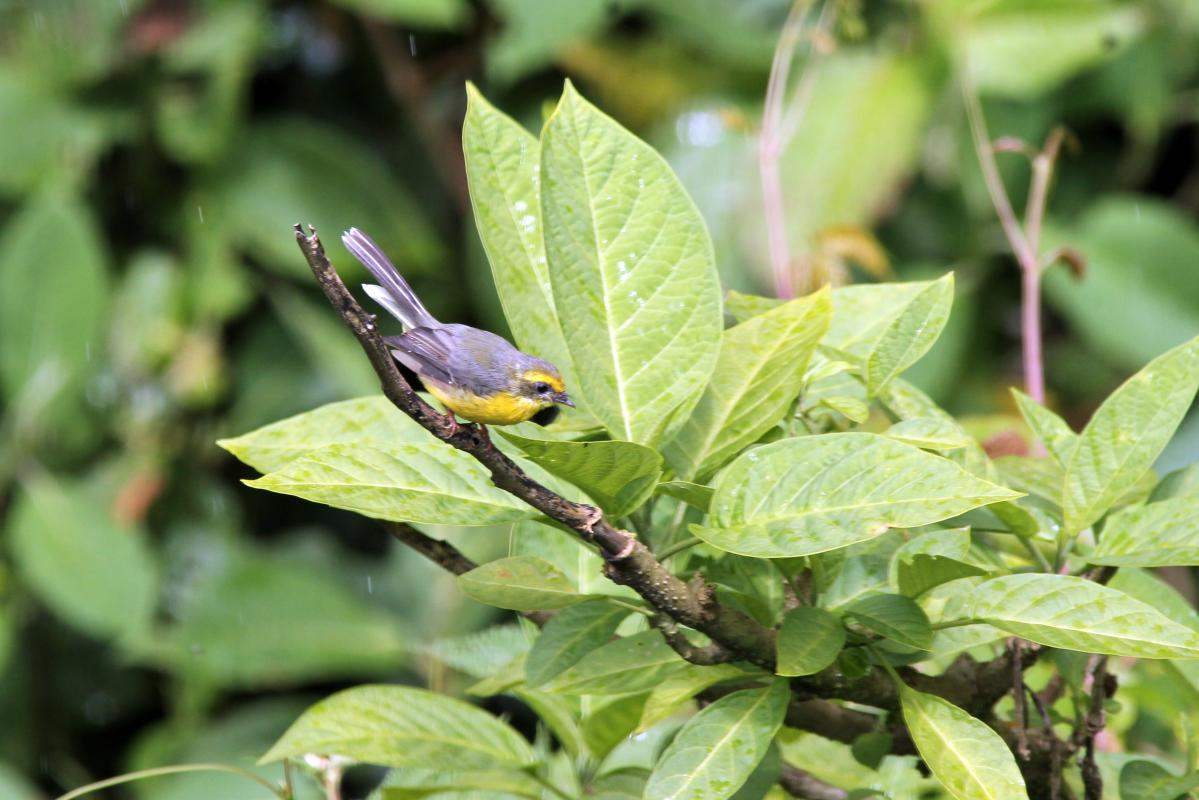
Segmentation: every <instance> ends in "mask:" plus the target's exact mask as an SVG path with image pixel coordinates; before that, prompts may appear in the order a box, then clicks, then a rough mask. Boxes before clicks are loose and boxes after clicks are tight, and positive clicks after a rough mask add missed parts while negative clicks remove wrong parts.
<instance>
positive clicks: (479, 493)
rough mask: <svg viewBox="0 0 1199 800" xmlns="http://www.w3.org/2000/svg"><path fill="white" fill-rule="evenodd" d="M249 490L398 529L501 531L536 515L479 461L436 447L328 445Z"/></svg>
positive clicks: (433, 444) (433, 443)
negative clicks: (498, 527)
mask: <svg viewBox="0 0 1199 800" xmlns="http://www.w3.org/2000/svg"><path fill="white" fill-rule="evenodd" d="M246 484H247V485H248V486H253V487H254V488H256V489H266V490H268V491H272V492H278V493H280V494H289V495H293V496H295V497H302V498H304V499H305V500H311V501H312V502H315V503H324V504H325V505H329V506H333V507H334V508H341V509H344V510H346V511H355V512H357V513H359V514H363V515H365V516H368V517H375V518H376V519H386V520H392V521H395V522H418V523H419V522H425V523H433V524H441V525H494V524H496V523H500V522H512V521H514V520H518V519H525V518H529V517H532V516H534V515H535V514H536V512H535V511H534V510H533V509H532V508H531V507H530V506H527V505H525V504H524V503H522V502H521V501H520V500H517V499H516V498H515V497H513V496H512V495H510V494H508V493H507V492H504V491H501V490H500V489H497V488H496V487H495V486H493V485H492V484H491V476H490V474H489V473H488V472H487V469H486V468H485V467H483V466H482V465H481V464H480V463H479V462H478V461H476V460H475V459H474V458H472V457H471V456H469V455H467V454H466V453H463V452H462V451H460V450H456V449H454V448H452V447H449V446H447V445H446V444H444V443H443V442H438V441H435V440H431V441H429V442H428V443H427V444H396V445H394V446H391V447H389V448H388V449H387V450H379V449H376V448H374V447H366V446H362V445H349V444H334V445H327V446H325V447H321V448H319V449H316V450H313V451H311V452H309V453H307V454H305V455H304V456H303V457H301V458H298V459H296V460H295V461H292V462H289V463H288V464H286V465H285V466H284V467H283V468H282V469H281V470H279V471H278V472H271V473H269V474H267V475H264V476H263V477H261V478H257V479H255V480H250V481H246Z"/></svg>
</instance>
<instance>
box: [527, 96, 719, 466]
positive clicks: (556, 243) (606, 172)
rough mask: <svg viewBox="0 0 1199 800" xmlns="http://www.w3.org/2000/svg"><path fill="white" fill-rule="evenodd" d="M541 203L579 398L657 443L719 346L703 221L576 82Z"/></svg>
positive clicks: (553, 126) (548, 162)
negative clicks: (582, 94)
mask: <svg viewBox="0 0 1199 800" xmlns="http://www.w3.org/2000/svg"><path fill="white" fill-rule="evenodd" d="M541 204H542V215H543V220H544V221H543V225H544V228H543V230H544V235H545V249H546V256H547V257H548V259H549V267H550V281H551V284H552V287H553V292H554V300H555V303H556V305H557V309H558V316H559V319H560V321H561V324H562V328H563V333H564V334H565V337H566V345H567V348H568V349H569V351H570V354H571V356H572V359H573V362H574V363H575V364H576V365H579V366H583V365H586V369H585V370H583V371H581V372H580V373H579V374H578V375H577V379H578V382H579V386H580V389H581V391H580V393H579V395H580V401H581V403H580V405H583V406H585V410H587V411H588V412H590V413H591V414H592V416H594V417H595V418H596V419H598V420H599V421H600V422H601V423H602V424H603V425H604V426H605V427H606V428H607V429H608V430H609V431H610V432H611V434H612V436H613V438H617V439H623V440H627V441H634V442H639V443H642V444H650V445H652V444H654V443H656V442H658V441H659V440H661V439H662V438H663V437H664V436H666V435H669V434H670V433H672V432H673V431H674V430H676V429H677V428H678V427H679V426H680V425H681V424H682V423H683V422H684V421H685V420H686V416H687V414H689V413H690V412H691V410H692V409H693V408H694V407H695V404H696V402H698V401H699V397H700V395H701V394H702V393H703V388H704V386H705V384H706V383H707V381H708V377H709V376H710V375H711V374H712V369H713V367H714V366H715V364H716V357H717V354H718V352H719V349H720V331H721V314H720V287H719V285H718V282H717V278H716V267H715V264H714V256H713V254H712V243H711V240H710V239H709V238H708V232H707V229H706V227H705V226H704V221H703V219H702V218H701V217H700V215H699V212H698V211H697V210H696V208H695V205H694V204H693V203H692V202H691V200H690V198H689V197H688V196H687V194H686V192H685V191H684V190H683V187H682V185H681V184H680V183H679V181H678V179H677V178H676V177H675V176H674V173H672V172H671V171H670V167H669V166H667V164H666V162H665V161H663V160H662V158H661V156H659V155H658V154H657V153H656V152H654V150H653V148H651V147H650V146H649V145H647V144H645V143H644V142H642V141H641V140H639V139H637V138H636V137H635V136H633V135H632V134H630V133H629V132H628V131H626V130H624V129H623V128H621V127H620V126H619V125H618V124H617V123H616V122H614V121H613V120H612V119H611V118H609V117H607V116H606V115H604V114H603V113H602V112H600V111H599V110H598V109H597V108H595V106H593V105H591V104H590V103H588V102H587V101H586V100H584V99H583V98H582V97H580V96H579V94H578V92H576V91H575V90H574V87H573V86H571V85H570V84H569V83H567V85H566V88H565V91H564V92H563V94H562V99H561V101H560V102H559V104H558V107H557V109H556V110H555V111H554V114H553V116H551V117H550V120H549V122H548V123H546V126H545V130H544V131H543V133H542V138H541Z"/></svg>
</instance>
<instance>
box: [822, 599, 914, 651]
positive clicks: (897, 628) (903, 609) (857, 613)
mask: <svg viewBox="0 0 1199 800" xmlns="http://www.w3.org/2000/svg"><path fill="white" fill-rule="evenodd" d="M844 613H845V615H846V616H847V617H850V618H852V619H853V621H855V622H857V623H858V624H859V625H861V626H863V627H864V628H867V629H868V630H871V631H874V632H875V633H877V634H879V635H880V636H883V637H885V638H887V639H891V640H893V641H896V642H899V643H900V644H906V645H907V646H909V647H915V648H917V649H919V650H928V649H929V648H930V647H931V646H932V643H933V631H932V628H931V627H930V626H929V622H928V616H927V615H925V613H924V609H922V608H920V606H918V605H916V601H914V600H912V599H911V598H910V597H904V596H903V595H901V594H872V595H869V596H868V597H863V598H862V599H860V600H855V601H854V602H853V603H851V604H849V605H848V606H846V607H845V610H844Z"/></svg>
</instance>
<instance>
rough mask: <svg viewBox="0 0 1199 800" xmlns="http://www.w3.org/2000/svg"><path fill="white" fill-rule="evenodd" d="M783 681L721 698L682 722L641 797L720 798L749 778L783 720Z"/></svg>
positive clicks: (676, 799)
mask: <svg viewBox="0 0 1199 800" xmlns="http://www.w3.org/2000/svg"><path fill="white" fill-rule="evenodd" d="M789 697H790V692H789V691H788V688H787V683H786V681H775V682H774V683H772V684H771V685H770V686H769V687H767V688H764V689H745V690H743V691H740V692H734V693H733V694H730V695H728V696H726V697H722V698H720V699H719V700H717V701H716V702H714V703H712V704H711V705H708V706H706V707H705V708H704V709H703V710H702V711H700V712H699V713H698V714H696V715H695V716H694V717H692V718H691V719H690V720H688V721H687V724H686V725H684V726H683V727H682V729H681V730H680V731H679V732H678V733H677V734H676V735H675V737H674V741H673V742H671V743H670V746H669V747H667V748H666V751H665V752H663V753H662V755H661V757H660V758H659V759H658V762H657V764H655V765H654V771H653V773H652V774H651V775H650V778H649V783H648V784H646V787H645V796H646V797H654V798H662V800H667V798H672V799H674V800H683V799H684V798H686V800H724V798H727V797H729V796H730V795H732V794H733V792H735V791H736V790H737V789H738V788H740V786H741V784H743V783H745V781H746V780H747V779H748V778H749V776H750V774H751V773H752V772H753V771H754V768H755V767H756V766H757V765H758V762H759V761H761V760H762V758H763V757H764V756H765V755H766V750H767V748H768V747H769V746H770V742H771V741H772V740H773V739H774V735H775V734H776V733H777V732H778V729H779V727H780V726H781V725H782V723H783V715H784V714H785V713H786V711H787V700H788V699H789Z"/></svg>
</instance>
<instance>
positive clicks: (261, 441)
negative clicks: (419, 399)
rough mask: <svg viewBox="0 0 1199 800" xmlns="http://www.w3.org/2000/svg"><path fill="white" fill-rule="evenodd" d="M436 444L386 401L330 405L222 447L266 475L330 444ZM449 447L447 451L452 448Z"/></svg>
mask: <svg viewBox="0 0 1199 800" xmlns="http://www.w3.org/2000/svg"><path fill="white" fill-rule="evenodd" d="M434 442H436V440H435V439H434V438H433V435H432V434H431V433H429V432H428V431H427V430H425V429H424V428H422V427H421V426H420V425H417V424H416V423H415V422H414V421H413V420H412V419H411V418H410V417H409V416H408V415H407V414H405V413H404V412H402V411H400V410H399V409H398V408H396V407H395V405H393V404H392V402H391V401H390V400H388V399H387V398H386V397H384V396H383V395H373V396H370V397H358V398H355V399H353V400H343V401H341V402H339V403H329V404H328V405H324V406H321V407H320V408H316V409H313V410H312V411H307V412H305V413H303V414H297V415H296V416H294V417H289V418H288V419H284V420H280V421H278V422H274V423H271V424H270V425H267V426H265V427H262V428H259V429H258V430H256V431H251V432H250V433H246V434H242V435H241V436H237V437H234V438H232V439H219V440H217V444H218V445H220V446H221V447H223V448H225V449H226V450H228V451H229V452H230V453H232V454H233V455H235V456H237V458H238V459H239V460H241V461H243V462H245V463H246V464H249V465H250V466H251V467H253V468H254V469H256V470H258V471H259V472H262V473H267V472H277V471H278V470H281V469H283V468H284V467H285V466H287V465H288V464H290V463H291V462H292V461H295V460H296V459H297V458H299V457H300V456H303V455H305V454H307V453H309V452H311V451H313V450H319V449H320V448H322V447H325V446H327V445H331V444H354V445H359V446H361V445H369V446H372V447H390V446H391V445H395V444H409V443H414V444H433V443H434ZM447 446H448V445H447Z"/></svg>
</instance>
